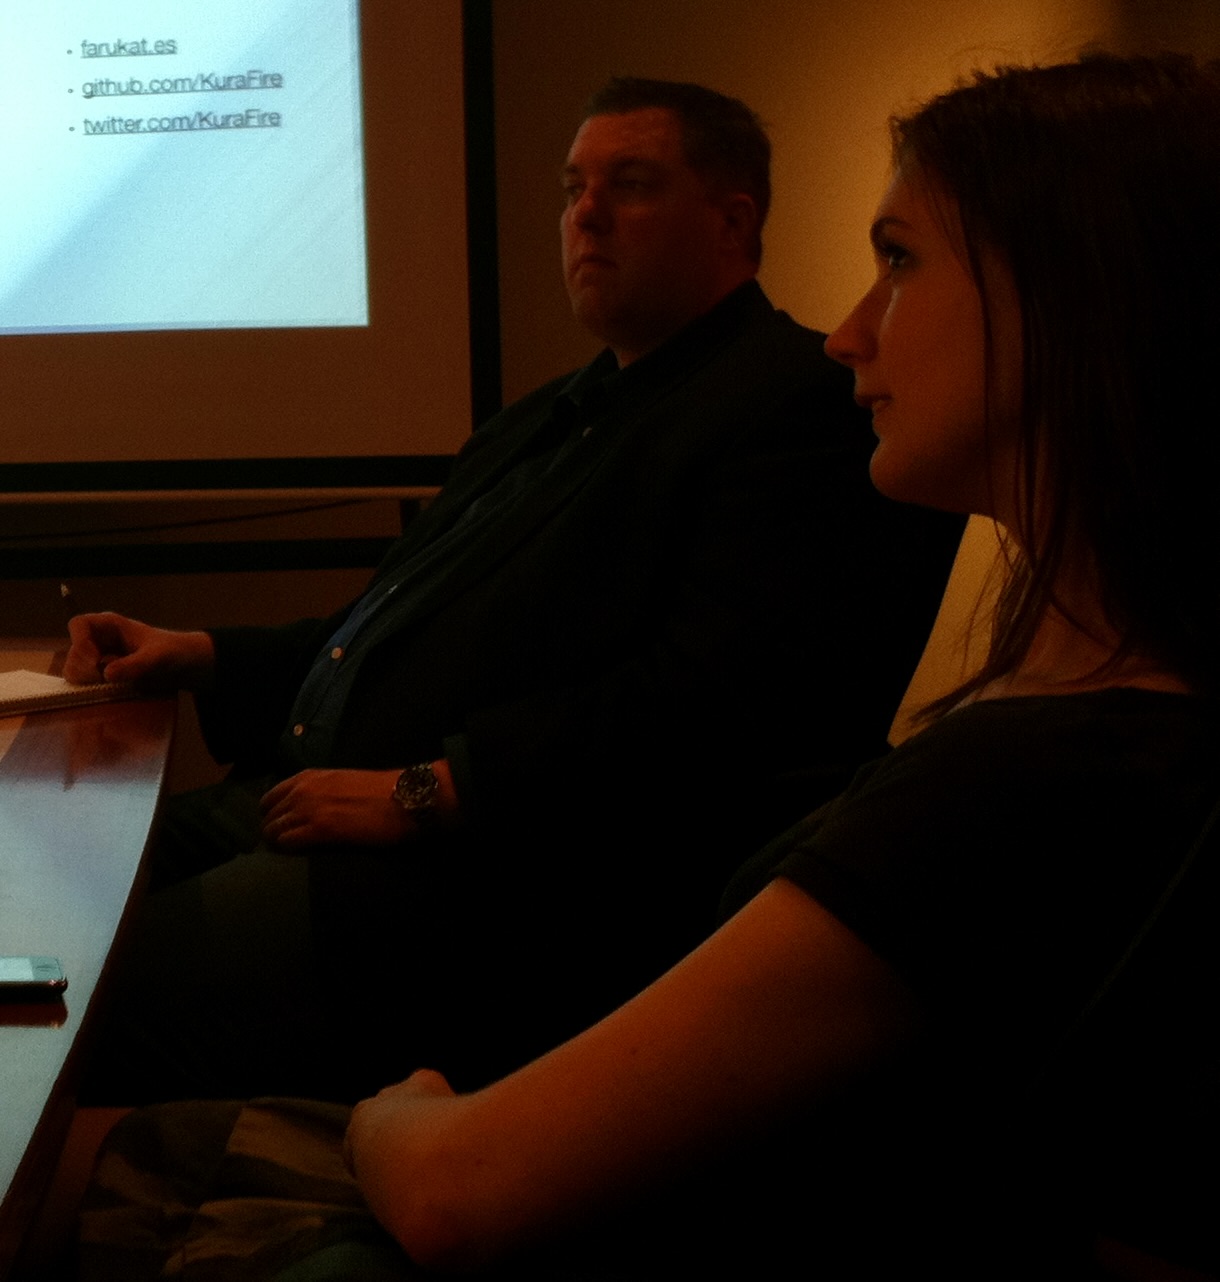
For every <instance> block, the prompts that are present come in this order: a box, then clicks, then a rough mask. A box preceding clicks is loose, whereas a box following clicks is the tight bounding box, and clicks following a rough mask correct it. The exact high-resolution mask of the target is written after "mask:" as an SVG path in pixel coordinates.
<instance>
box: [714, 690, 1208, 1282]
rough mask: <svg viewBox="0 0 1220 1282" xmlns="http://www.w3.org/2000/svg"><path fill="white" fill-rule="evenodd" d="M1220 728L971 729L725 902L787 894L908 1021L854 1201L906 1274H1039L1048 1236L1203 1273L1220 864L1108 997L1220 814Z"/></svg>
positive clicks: (868, 785) (1079, 724)
mask: <svg viewBox="0 0 1220 1282" xmlns="http://www.w3.org/2000/svg"><path fill="white" fill-rule="evenodd" d="M1216 711H1217V709H1216V705H1215V704H1214V703H1212V702H1211V701H1208V700H1203V699H1199V698H1194V697H1190V696H1185V695H1176V694H1168V693H1161V692H1153V691H1146V690H1138V689H1128V688H1120V689H1109V690H1102V691H1097V692H1093V693H1088V694H1080V695H1070V696H1047V697H1026V698H1011V699H1000V700H994V701H984V702H980V703H976V704H973V705H971V706H968V707H965V708H962V709H960V710H958V711H956V712H954V713H951V714H950V715H948V716H946V717H944V718H943V719H942V720H940V721H939V722H937V723H935V724H934V725H932V726H931V727H930V728H928V729H927V730H925V731H924V732H922V733H921V734H919V735H916V736H915V737H914V738H912V739H910V740H908V741H907V742H906V743H904V744H903V745H902V746H900V747H899V748H897V749H895V750H894V751H893V752H892V753H890V754H889V755H888V756H887V757H885V758H882V759H881V760H880V761H878V762H875V763H873V764H872V765H870V766H866V767H864V768H863V769H862V770H861V771H860V772H859V773H858V774H857V776H856V778H855V779H854V781H853V782H852V784H851V786H850V787H849V788H848V790H847V791H846V792H845V793H844V794H843V795H842V796H841V797H839V798H838V799H837V800H835V801H833V802H831V803H830V804H828V805H826V806H824V807H822V808H821V809H820V810H818V811H817V812H815V813H814V814H813V815H811V816H810V817H809V818H807V819H805V820H804V821H803V822H802V823H800V824H799V825H797V826H796V827H795V828H793V829H791V830H790V831H789V832H787V833H786V834H785V835H784V836H783V837H781V838H779V839H778V840H776V841H775V842H773V843H771V845H770V846H768V847H767V848H766V849H765V850H763V851H762V852H761V853H760V854H759V855H758V856H756V857H755V859H753V860H752V861H750V863H748V864H747V865H745V867H744V868H743V869H742V870H741V871H740V872H739V873H738V875H737V877H736V878H735V879H734V881H733V883H732V884H731V886H730V887H729V890H728V891H727V892H726V895H725V899H724V902H723V905H722V907H723V910H724V912H725V913H726V914H728V913H731V912H732V911H735V910H736V909H737V908H738V907H740V906H741V905H742V904H743V903H745V902H746V901H747V900H748V899H749V898H750V897H751V896H752V895H754V894H755V893H757V891H758V890H760V889H761V888H762V887H763V886H764V885H765V884H766V882H767V881H768V880H770V879H771V878H772V877H775V876H782V877H785V878H788V879H790V880H791V881H793V882H795V883H796V884H797V885H799V886H800V887H801V888H802V889H804V890H805V891H806V892H808V893H809V894H810V895H811V896H813V897H814V898H815V899H816V900H818V902H819V903H820V904H822V905H823V906H824V907H825V908H827V909H828V910H829V911H830V912H832V913H833V914H834V915H835V916H836V917H837V918H838V919H839V920H840V921H842V922H843V923H844V924H846V925H847V926H848V927H850V928H851V930H852V931H853V932H854V933H855V934H857V935H858V936H859V937H860V938H861V939H862V940H863V941H864V942H865V943H867V944H868V945H869V947H870V948H872V949H873V950H874V951H875V952H876V953H878V954H879V955H880V956H881V957H883V958H885V960H886V961H888V962H889V963H890V964H891V965H892V966H893V967H894V969H895V970H896V971H897V972H898V973H899V974H900V975H901V976H902V977H903V979H904V980H905V981H906V982H907V984H908V985H909V986H910V987H911V988H912V989H913V991H914V992H915V995H916V997H917V999H918V1000H919V1002H920V1004H921V1006H922V1008H923V1011H924V1013H925V1015H926V1017H927V1036H926V1038H925V1042H924V1045H923V1046H922V1047H921V1051H920V1053H919V1054H917V1055H916V1056H914V1057H913V1058H912V1059H911V1060H910V1061H909V1062H904V1064H903V1065H902V1066H901V1067H900V1068H898V1069H895V1070H894V1072H893V1078H894V1080H893V1081H890V1082H888V1083H887V1089H886V1090H883V1091H882V1092H880V1093H879V1094H876V1095H872V1096H869V1095H862V1096H861V1097H860V1100H857V1101H855V1102H854V1104H853V1106H852V1108H851V1110H850V1115H852V1116H854V1117H855V1121H854V1122H853V1126H856V1125H858V1126H860V1127H861V1129H860V1130H859V1132H858V1134H859V1138H860V1142H861V1143H862V1144H866V1145H868V1146H869V1147H870V1148H871V1151H872V1153H873V1155H874V1157H875V1160H874V1161H872V1167H873V1169H874V1172H875V1175H876V1180H875V1181H871V1183H873V1184H874V1185H875V1187H874V1188H869V1192H868V1198H869V1200H870V1201H871V1200H872V1199H873V1194H874V1191H875V1190H876V1189H880V1190H882V1192H881V1193H880V1197H879V1201H880V1202H881V1203H884V1202H886V1201H887V1200H888V1201H891V1202H893V1201H894V1200H897V1201H899V1202H901V1203H902V1204H903V1208H904V1212H905V1215H904V1216H900V1217H899V1218H898V1222H897V1223H895V1221H894V1220H893V1219H889V1218H887V1217H888V1216H889V1214H890V1211H891V1210H892V1209H893V1208H892V1206H891V1207H890V1208H889V1210H887V1208H886V1207H885V1206H883V1205H880V1204H875V1206H874V1210H875V1215H876V1218H875V1219H874V1220H873V1224H874V1229H875V1233H876V1234H877V1235H880V1236H882V1237H884V1236H886V1235H890V1234H895V1233H897V1234H899V1235H901V1234H902V1233H903V1231H904V1230H903V1229H902V1228H901V1227H900V1225H901V1222H902V1220H903V1219H904V1218H906V1219H908V1220H909V1221H910V1222H911V1223H912V1224H914V1225H916V1226H917V1227H916V1228H915V1229H914V1230H913V1232H914V1233H915V1236H916V1238H918V1237H919V1236H920V1235H922V1236H923V1237H924V1238H925V1242H924V1244H923V1247H922V1248H921V1247H920V1246H919V1245H918V1244H917V1241H914V1240H913V1241H910V1243H909V1245H910V1247H911V1248H912V1249H913V1251H914V1254H913V1255H909V1256H907V1257H906V1258H907V1259H908V1260H909V1261H910V1260H913V1259H914V1258H917V1257H918V1255H919V1254H920V1253H921V1250H922V1249H929V1250H933V1251H934V1250H936V1249H937V1248H936V1244H937V1240H938V1239H940V1240H941V1241H942V1242H944V1243H945V1244H960V1243H962V1242H967V1243H969V1242H971V1241H972V1239H974V1238H976V1237H977V1241H974V1242H973V1245H972V1246H970V1247H969V1248H968V1249H969V1250H970V1251H981V1252H991V1253H993V1254H994V1253H995V1252H996V1251H997V1250H999V1251H1000V1252H1001V1254H1004V1255H1006V1256H1009V1257H1010V1258H1011V1261H1012V1263H1013V1272H1014V1273H1017V1272H1018V1271H1019V1267H1018V1265H1017V1263H1016V1261H1017V1260H1018V1258H1019V1257H1020V1256H1021V1255H1022V1253H1024V1252H1026V1251H1028V1253H1030V1254H1032V1255H1033V1256H1034V1257H1037V1256H1039V1255H1040V1254H1041V1255H1042V1258H1043V1260H1044V1264H1045V1271H1044V1273H1043V1274H1042V1275H1043V1276H1047V1277H1050V1276H1055V1273H1054V1266H1053V1265H1051V1263H1050V1259H1051V1258H1052V1257H1055V1256H1060V1255H1061V1252H1062V1251H1063V1250H1070V1249H1072V1248H1071V1247H1070V1246H1069V1247H1066V1248H1065V1247H1064V1246H1063V1235H1064V1234H1066V1235H1067V1236H1068V1237H1070V1236H1071V1235H1073V1234H1077V1235H1082V1236H1084V1237H1088V1236H1091V1234H1092V1233H1094V1232H1103V1233H1105V1234H1109V1235H1113V1236H1117V1237H1119V1238H1121V1239H1122V1240H1124V1241H1127V1242H1132V1243H1134V1244H1136V1245H1139V1246H1142V1247H1144V1248H1145V1249H1148V1250H1151V1251H1153V1252H1155V1253H1158V1254H1165V1255H1169V1256H1171V1258H1173V1257H1177V1258H1183V1259H1190V1260H1192V1262H1194V1263H1197V1264H1208V1263H1209V1264H1210V1265H1211V1266H1212V1267H1215V1265H1216V1263H1217V1251H1216V1245H1215V1241H1214V1237H1215V1235H1214V1233H1213V1232H1212V1228H1211V1225H1212V1222H1213V1221H1214V1216H1215V1207H1216V1206H1220V1199H1218V1198H1217V1189H1216V1178H1215V1165H1216V1164H1215V1151H1216V1150H1215V1148H1214V1147H1213V1145H1214V1142H1215V1139H1216V1135H1217V1125H1216V1102H1215V1091H1216V1064H1217V1060H1216V1051H1215V1050H1214V1049H1212V1046H1211V1043H1212V1041H1213V1040H1214V1038H1213V1037H1212V1036H1211V1035H1209V1030H1211V1029H1212V1028H1213V1027H1214V1024H1215V1011H1216V1009H1217V1004H1216V1002H1217V989H1218V981H1217V967H1216V956H1217V954H1216V945H1215V942H1214V941H1215V937H1216V935H1217V934H1220V931H1218V930H1217V929H1216V927H1215V925H1214V923H1215V907H1216V893H1215V883H1216V875H1215V872H1214V871H1213V869H1214V866H1215V864H1216V852H1215V849H1214V848H1212V846H1213V845H1214V844H1218V843H1210V844H1209V843H1205V847H1204V849H1203V850H1202V851H1201V853H1200V856H1199V858H1198V860H1197V861H1196V863H1195V865H1194V867H1193V868H1192V871H1191V872H1190V874H1189V875H1188V877H1187V879H1186V881H1185V882H1184V883H1183V885H1182V887H1181V889H1180V891H1179V892H1177V893H1176V894H1175V896H1174V897H1173V898H1172V899H1171V901H1170V904H1169V906H1168V907H1167V908H1166V909H1165V910H1164V914H1163V918H1162V919H1161V920H1160V921H1159V922H1158V924H1156V925H1155V926H1154V927H1153V928H1152V930H1151V931H1150V932H1149V935H1148V938H1147V942H1146V943H1145V944H1144V945H1143V946H1142V947H1141V948H1140V949H1138V950H1137V951H1136V953H1135V954H1134V955H1133V956H1132V958H1131V960H1130V962H1129V963H1128V965H1127V966H1126V967H1125V968H1124V969H1122V970H1121V971H1120V973H1119V975H1118V977H1117V978H1116V980H1115V981H1114V982H1113V984H1112V985H1111V986H1110V987H1109V988H1108V989H1107V991H1106V995H1105V996H1104V997H1103V998H1100V999H1098V995H1099V990H1100V989H1101V988H1102V987H1103V985H1105V983H1106V980H1107V977H1108V976H1110V975H1111V973H1112V972H1113V971H1114V970H1115V967H1116V966H1118V965H1119V963H1120V961H1121V959H1122V958H1123V956H1124V953H1125V952H1126V951H1127V949H1128V947H1129V946H1130V944H1131V942H1132V940H1133V938H1134V937H1135V936H1136V935H1137V933H1139V932H1140V931H1141V929H1142V928H1143V926H1144V925H1145V924H1146V923H1147V922H1148V920H1149V918H1150V916H1152V915H1154V912H1155V909H1156V906H1157V904H1158V901H1159V900H1160V898H1161V896H1162V894H1163V893H1164V891H1165V888H1166V886H1167V884H1168V883H1169V882H1170V881H1171V879H1172V878H1173V877H1174V875H1175V873H1176V872H1177V871H1178V869H1179V868H1180V866H1181V864H1182V862H1183V860H1184V858H1185V857H1186V855H1187V852H1188V851H1189V850H1190V849H1191V847H1192V844H1193V843H1194V841H1195V838H1196V837H1197V835H1198V834H1199V832H1200V830H1201V828H1202V827H1203V825H1204V822H1205V819H1206V818H1207V817H1208V814H1209V812H1210V810H1211V808H1212V806H1213V805H1215V804H1216V802H1217V800H1218V799H1220V744H1217V742H1216V735H1215V727H1216ZM1218 842H1220V839H1218ZM1094 1002H1095V1009H1091V1011H1090V1014H1089V1016H1088V1018H1087V1019H1083V1020H1082V1013H1083V1012H1084V1011H1085V1009H1086V1007H1090V1006H1091V1005H1092V1004H1093V1003H1094ZM861 1100H866V1101H867V1104H866V1105H865V1106H864V1107H863V1108H861V1107H860V1101H861ZM878 1100H881V1101H882V1103H881V1104H877V1101H878ZM898 1101H901V1102H898ZM874 1109H876V1110H879V1113H880V1114H882V1115H884V1118H885V1121H884V1123H883V1124H882V1125H881V1126H880V1127H878V1126H876V1125H873V1124H871V1123H875V1122H876V1120H877V1116H878V1112H877V1111H873V1110H874ZM857 1110H859V1111H857ZM869 1113H871V1114H872V1116H871V1118H869V1117H868V1116H867V1115H868V1114H869ZM917 1114H918V1115H922V1120H920V1117H917V1116H916V1115H917ZM845 1115H846V1114H845ZM845 1115H844V1116H845ZM862 1117H863V1118H864V1119H865V1120H863V1121H862V1120H861V1119H862ZM825 1121H826V1117H825V1110H821V1109H819V1115H818V1117H816V1118H814V1119H811V1122H810V1135H811V1136H815V1135H817V1134H818V1128H819V1126H820V1125H822V1124H823V1123H824V1122H825ZM838 1139H839V1140H840V1142H841V1141H842V1139H843V1136H842V1135H839V1136H838ZM1192 1155H1194V1156H1193V1157H1192ZM840 1156H841V1154H838V1153H835V1154H833V1156H832V1157H831V1160H832V1161H838V1160H839V1158H840ZM856 1157H857V1158H858V1159H860V1160H858V1162H857V1168H858V1169H857V1170H856V1176H857V1178H859V1179H861V1181H862V1182H866V1183H865V1184H864V1187H867V1182H870V1181H869V1170H870V1159H869V1158H868V1157H867V1156H864V1157H863V1158H861V1155H860V1154H859V1153H857V1154H856ZM817 1160H818V1159H817V1155H816V1153H815V1152H813V1151H811V1152H810V1162H811V1163H812V1164H813V1165H812V1166H811V1167H810V1170H811V1172H813V1174H814V1178H813V1179H812V1180H811V1187H816V1186H817V1184H818V1178H817V1175H816V1171H817V1165H816V1164H817ZM896 1172H900V1173H901V1175H900V1178H899V1179H898V1181H897V1182H895V1179H894V1174H895V1173H896ZM836 1192H837V1191H836ZM818 1196H819V1197H820V1196H821V1193H820V1192H819V1194H818ZM848 1201H849V1202H850V1201H851V1199H848ZM854 1209H855V1210H858V1204H856V1205H855V1207H854ZM841 1212H842V1207H841V1206H840V1207H839V1208H838V1211H837V1212H836V1214H841ZM810 1215H811V1218H810V1219H809V1220H808V1221H807V1231H808V1233H809V1239H808V1240H809V1244H810V1254H809V1257H808V1258H809V1260H810V1261H811V1262H813V1261H816V1260H817V1259H818V1257H819V1252H818V1247H817V1232H816V1227H815V1226H816V1223H817V1219H818V1217H817V1215H816V1213H815V1212H814V1211H813V1209H812V1207H811V1208H810ZM999 1241H1007V1242H1009V1243H1011V1245H1010V1246H1005V1247H1002V1248H1000V1247H997V1242H999ZM863 1245H864V1244H863V1243H862V1246H863ZM870 1249H871V1244H870ZM1043 1253H1044V1254H1043ZM899 1254H900V1255H901V1254H902V1253H901V1252H900V1253H899ZM950 1254H952V1250H951V1249H950ZM993 1264H994V1265H995V1267H996V1268H997V1269H999V1263H998V1261H994V1260H993ZM1023 1267H1025V1268H1029V1267H1031V1266H1029V1265H1028V1264H1026V1265H1025V1266H1023ZM966 1271H967V1272H968V1271H969V1270H968V1269H967V1270H966ZM1021 1275H1022V1276H1024V1273H1021ZM1031 1275H1037V1274H1036V1273H1031ZM979 1276H1006V1274H1005V1273H1004V1272H1003V1271H1002V1269H1000V1270H999V1271H996V1272H994V1273H988V1272H987V1271H986V1268H984V1272H983V1273H980V1274H979Z"/></svg>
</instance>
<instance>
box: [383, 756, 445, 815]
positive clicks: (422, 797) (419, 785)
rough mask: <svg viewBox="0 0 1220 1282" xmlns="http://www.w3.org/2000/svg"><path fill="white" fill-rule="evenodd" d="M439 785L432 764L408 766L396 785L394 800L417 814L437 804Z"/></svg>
mask: <svg viewBox="0 0 1220 1282" xmlns="http://www.w3.org/2000/svg"><path fill="white" fill-rule="evenodd" d="M438 787H439V784H438V782H437V778H436V774H435V773H434V772H433V769H432V767H431V766H430V765H419V766H408V767H407V768H406V769H405V770H404V771H403V772H402V774H400V775H399V776H398V782H397V783H396V784H395V785H394V800H395V801H397V802H398V804H399V805H400V806H401V807H402V808H403V809H404V810H406V811H408V812H410V813H412V814H417V813H419V812H420V811H425V810H431V809H432V807H433V806H434V805H435V804H436V790H437V788H438Z"/></svg>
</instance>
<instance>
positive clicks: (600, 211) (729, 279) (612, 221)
mask: <svg viewBox="0 0 1220 1282" xmlns="http://www.w3.org/2000/svg"><path fill="white" fill-rule="evenodd" d="M563 185H564V191H565V193H566V197H567V203H566V205H565V207H564V211H563V217H562V219H561V220H560V231H561V232H562V238H563V275H564V281H565V283H566V285H567V288H568V296H569V297H570V298H571V300H572V310H573V311H574V312H575V313H576V318H577V320H579V321H580V322H581V323H582V324H583V325H584V326H585V327H586V328H587V329H588V330H589V331H590V332H591V333H592V334H593V335H594V336H595V337H597V338H599V339H601V340H602V342H604V343H606V344H608V345H609V346H610V347H611V348H612V349H613V350H614V351H615V353H616V354H617V355H618V358H619V362H620V364H623V365H626V364H628V363H629V362H630V361H632V360H635V359H636V358H637V357H639V356H642V355H644V353H646V352H649V351H651V350H652V349H653V348H654V347H656V346H657V345H658V344H660V343H663V342H664V341H665V340H666V339H667V338H670V337H671V336H672V335H674V334H676V333H677V332H678V331H679V330H680V329H682V328H684V327H685V326H686V325H688V324H689V323H690V322H691V321H692V320H694V319H695V318H696V317H697V316H701V315H702V314H703V313H704V312H705V311H707V310H708V309H709V308H711V307H712V306H713V305H714V304H716V303H717V302H719V301H720V299H721V298H723V297H724V295H725V294H727V293H728V292H729V291H730V290H731V289H733V288H735V287H736V286H737V285H738V284H740V283H741V282H742V281H744V280H748V279H749V278H750V277H751V276H752V275H753V274H754V265H753V263H752V262H750V260H749V258H748V255H747V254H746V253H745V252H744V250H743V248H742V245H743V239H742V236H741V228H740V222H741V219H742V217H743V210H742V204H741V202H742V201H743V200H744V201H746V210H745V214H744V216H745V217H747V218H748V217H750V216H751V213H750V206H749V202H748V198H745V197H741V196H728V197H717V196H714V195H713V194H712V193H711V192H710V191H709V189H708V187H707V184H706V183H705V182H704V180H703V179H702V178H701V177H700V176H699V175H698V174H697V173H696V172H695V171H694V170H693V169H691V167H690V166H689V165H688V164H687V163H686V160H685V159H684V158H683V155H682V131H681V126H680V125H679V123H678V120H677V118H676V117H675V116H674V115H673V113H672V112H670V111H667V110H665V109H663V108H659V107H649V108H646V109H644V110H641V111H629V112H625V113H623V114H622V115H610V116H591V117H590V118H589V119H588V120H586V121H585V123H584V124H583V125H581V127H580V129H579V131H578V132H577V134H576V139H575V141H574V142H573V143H572V148H571V150H570V151H569V152H568V159H567V163H566V164H565V165H564V170H563Z"/></svg>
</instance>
